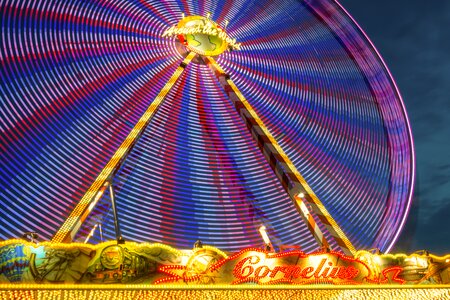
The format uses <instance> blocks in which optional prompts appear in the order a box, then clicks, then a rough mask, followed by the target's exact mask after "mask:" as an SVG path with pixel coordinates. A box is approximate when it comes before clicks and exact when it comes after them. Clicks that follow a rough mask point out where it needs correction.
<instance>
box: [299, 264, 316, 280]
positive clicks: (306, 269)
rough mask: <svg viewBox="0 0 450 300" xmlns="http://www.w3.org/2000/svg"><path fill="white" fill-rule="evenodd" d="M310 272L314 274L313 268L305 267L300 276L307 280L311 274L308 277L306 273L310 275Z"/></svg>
mask: <svg viewBox="0 0 450 300" xmlns="http://www.w3.org/2000/svg"><path fill="white" fill-rule="evenodd" d="M312 272H314V268H313V267H306V268H304V269H303V271H302V274H301V276H302V277H303V278H307V279H308V278H311V277H312V276H313V274H311V275H308V273H312Z"/></svg>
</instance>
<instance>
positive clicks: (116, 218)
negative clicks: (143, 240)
mask: <svg viewBox="0 0 450 300" xmlns="http://www.w3.org/2000/svg"><path fill="white" fill-rule="evenodd" d="M109 196H110V197H111V208H112V211H113V216H114V229H115V232H116V240H117V244H125V240H124V239H123V238H122V233H121V232H120V225H119V215H118V214H117V206H116V194H115V193H114V187H113V184H112V182H111V183H110V184H109Z"/></svg>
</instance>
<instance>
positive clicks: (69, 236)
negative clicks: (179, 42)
mask: <svg viewBox="0 0 450 300" xmlns="http://www.w3.org/2000/svg"><path fill="white" fill-rule="evenodd" d="M195 55H196V54H195V53H194V52H190V53H189V54H188V55H187V56H186V58H185V59H184V60H183V62H181V64H180V65H179V66H178V68H177V69H176V70H175V72H174V73H173V75H172V77H170V79H169V81H168V82H167V83H166V85H164V87H163V88H162V89H161V91H160V92H159V94H158V95H157V96H156V98H155V99H154V100H153V102H152V104H150V106H149V107H148V108H147V110H146V111H145V113H144V114H143V115H142V117H141V118H140V119H139V121H138V122H137V123H136V125H135V126H134V127H133V129H132V130H131V132H130V133H129V134H128V136H127V137H126V139H125V141H123V143H122V144H121V145H120V147H119V149H117V151H116V152H115V153H114V155H113V156H112V157H111V159H110V160H109V162H108V163H107V164H106V166H105V167H104V168H103V170H102V171H101V172H100V174H99V175H98V177H97V178H96V179H95V181H94V182H93V183H92V185H91V186H90V187H89V189H88V190H87V192H86V193H85V194H84V196H83V198H81V200H80V202H78V204H77V205H76V206H75V208H74V209H73V211H72V213H71V214H70V215H69V217H68V218H67V219H66V221H65V222H64V224H63V225H62V226H61V228H60V229H59V230H58V232H57V233H56V234H55V236H54V237H53V239H52V242H55V243H58V242H71V241H72V240H73V238H74V237H75V235H76V234H77V232H78V230H79V229H80V227H81V225H82V224H83V222H84V221H85V220H86V218H87V217H88V216H89V213H90V212H91V210H92V209H93V208H94V207H95V205H96V204H97V202H98V200H99V199H100V198H101V196H102V195H103V192H104V191H105V189H106V187H107V185H108V181H110V180H112V177H113V176H114V175H115V173H116V172H117V170H119V168H120V166H121V165H122V163H123V162H124V161H125V159H126V157H127V156H128V154H129V153H130V152H131V150H132V149H133V147H134V145H135V144H136V142H137V141H138V140H139V138H140V137H141V135H142V133H143V132H144V131H145V128H147V126H148V124H149V123H150V121H151V119H152V117H153V116H154V115H155V113H156V111H157V110H158V108H159V107H160V105H161V103H162V102H163V101H164V99H165V97H166V96H167V94H168V93H169V91H170V90H171V89H172V87H173V86H174V84H175V83H176V82H177V80H178V78H179V77H180V75H181V74H182V73H183V71H184V70H185V69H186V66H187V65H188V64H189V63H190V62H191V61H192V59H193V58H194V57H195Z"/></svg>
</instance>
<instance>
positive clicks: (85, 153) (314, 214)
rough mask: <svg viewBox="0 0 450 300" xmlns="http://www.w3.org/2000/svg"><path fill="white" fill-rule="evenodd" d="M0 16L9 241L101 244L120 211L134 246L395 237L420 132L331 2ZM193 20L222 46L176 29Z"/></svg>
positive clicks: (358, 242) (75, 8)
mask: <svg viewBox="0 0 450 300" xmlns="http://www.w3.org/2000/svg"><path fill="white" fill-rule="evenodd" d="M2 10H3V11H4V16H5V17H4V18H3V19H2V21H1V22H2V23H3V24H2V28H6V29H7V30H3V31H2V35H3V37H2V43H3V45H2V50H1V51H2V61H3V64H2V65H3V66H2V82H3V84H2V109H1V110H0V114H1V120H2V123H1V128H2V132H4V134H2V136H1V139H2V140H1V144H2V152H1V156H2V157H1V158H2V161H3V162H4V164H5V165H4V167H3V168H2V170H1V182H0V183H1V187H2V189H1V191H0V198H1V201H2V206H1V210H2V211H1V215H2V217H1V218H2V226H3V227H4V229H3V230H2V231H1V233H0V234H1V236H0V238H2V239H5V238H11V237H16V236H20V235H21V234H22V233H23V232H25V231H30V230H31V231H36V232H38V233H39V234H40V236H41V238H44V239H52V240H53V241H55V242H61V241H65V242H70V241H81V242H82V241H86V240H88V239H89V241H90V242H99V241H102V240H106V239H114V238H116V237H117V236H118V232H119V224H118V222H117V220H120V232H121V235H122V236H123V238H124V239H126V240H133V241H140V242H143V241H146V242H163V243H166V244H169V245H172V246H176V247H182V248H186V247H189V248H190V247H191V246H192V245H193V243H194V242H195V241H196V240H201V241H202V242H203V243H207V244H212V245H214V246H216V247H218V248H221V249H223V250H228V251H236V250H240V249H242V248H244V247H249V246H255V245H260V244H261V237H260V235H259V232H258V229H259V228H260V227H261V226H265V227H266V228H267V231H268V234H269V236H270V237H271V240H272V242H273V243H274V244H275V245H299V246H300V247H301V248H302V249H303V250H305V251H313V250H315V249H317V248H318V247H326V248H333V249H337V250H339V249H340V250H341V251H343V252H345V253H346V254H349V255H351V254H352V253H353V251H354V249H355V248H356V249H358V248H373V247H376V248H379V249H381V250H382V251H389V250H390V248H391V247H392V246H393V244H394V242H395V240H396V239H397V237H398V234H399V231H400V229H401V228H402V226H403V224H404V221H405V218H406V215H407V212H408V209H409V205H410V201H411V195H412V186H413V182H414V153H413V146H412V138H411V132H410V126H409V124H408V119H407V116H406V112H405V108H404V104H403V102H402V99H401V97H400V95H399V92H398V90H397V88H396V86H395V83H394V81H393V79H392V77H391V75H390V73H389V71H388V69H387V68H386V66H385V64H384V62H383V61H382V59H381V57H380V56H379V54H378V53H377V52H376V50H375V48H374V47H373V45H372V44H371V43H370V41H369V40H368V38H367V37H366V36H365V35H364V33H363V31H362V30H361V29H360V28H359V27H358V25H357V24H356V23H355V22H354V20H352V19H351V17H350V16H349V15H348V14H347V13H346V12H345V10H344V9H343V8H342V7H341V6H340V5H339V3H337V2H335V1H330V0H315V1H312V0H305V1H281V0H280V1H227V2H225V3H222V2H221V1H193V2H190V1H148V2H141V1H122V2H116V1H105V2H77V1H67V2H64V3H59V2H52V1H35V2H33V3H28V2H27V1H20V0H14V1H5V2H4V3H2ZM198 23H202V24H210V25H208V26H210V27H211V28H215V29H216V30H219V31H221V32H224V33H225V32H226V37H227V38H229V40H228V41H227V42H226V43H225V42H223V41H222V42H221V40H220V39H215V38H214V35H212V34H209V35H204V34H203V35H202V34H197V35H196V34H195V33H194V32H191V34H184V35H183V34H174V35H175V36H174V37H170V34H169V33H170V31H168V30H170V28H185V27H190V28H196V26H197V24H198ZM183 26H184V27H183ZM168 32H169V33H168ZM180 36H181V37H182V38H180ZM205 36H206V38H205ZM234 39H236V40H234ZM114 221H116V222H114Z"/></svg>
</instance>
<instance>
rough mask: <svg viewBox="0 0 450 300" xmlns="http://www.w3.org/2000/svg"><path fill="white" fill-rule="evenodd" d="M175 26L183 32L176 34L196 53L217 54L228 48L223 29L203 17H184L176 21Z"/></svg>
mask: <svg viewBox="0 0 450 300" xmlns="http://www.w3.org/2000/svg"><path fill="white" fill-rule="evenodd" d="M177 28H178V29H180V30H181V32H184V34H178V38H179V39H180V41H181V42H182V43H183V44H184V45H185V46H186V47H187V48H188V49H189V50H191V51H193V52H195V53H197V54H200V55H206V56H217V55H219V54H221V53H223V52H224V51H225V50H227V48H228V43H227V38H228V36H227V35H226V33H225V31H224V30H223V29H221V28H220V27H219V26H218V25H217V24H216V23H215V22H214V21H212V20H210V19H207V18H205V17H202V16H189V17H185V18H183V19H181V21H180V22H178V25H177ZM181 32H180V33H181Z"/></svg>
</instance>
